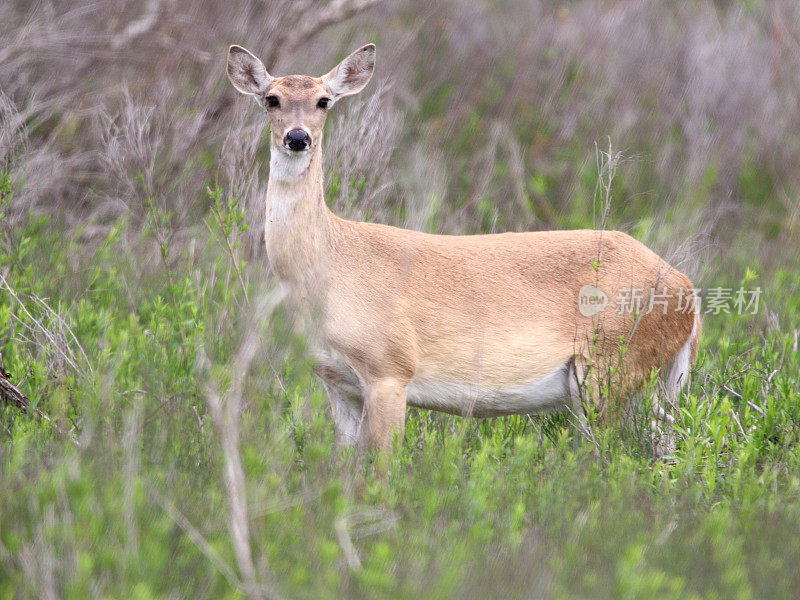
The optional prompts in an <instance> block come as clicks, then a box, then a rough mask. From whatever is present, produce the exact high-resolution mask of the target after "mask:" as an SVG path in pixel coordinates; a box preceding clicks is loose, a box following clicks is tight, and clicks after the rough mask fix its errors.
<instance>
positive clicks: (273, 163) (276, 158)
mask: <svg viewBox="0 0 800 600" xmlns="http://www.w3.org/2000/svg"><path fill="white" fill-rule="evenodd" d="M311 152H312V150H311V149H309V150H304V151H302V152H295V151H293V150H286V149H285V148H283V147H281V146H277V147H276V146H273V147H272V148H271V149H270V157H269V173H270V177H274V178H275V179H277V180H278V181H291V180H293V179H297V178H298V177H300V176H301V175H302V174H303V173H305V172H306V171H307V170H308V167H309V165H310V164H311Z"/></svg>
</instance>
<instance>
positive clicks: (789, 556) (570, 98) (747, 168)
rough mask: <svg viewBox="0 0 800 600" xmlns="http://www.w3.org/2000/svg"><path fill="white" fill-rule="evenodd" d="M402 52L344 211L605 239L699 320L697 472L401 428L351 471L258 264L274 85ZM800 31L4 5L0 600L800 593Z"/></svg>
mask: <svg viewBox="0 0 800 600" xmlns="http://www.w3.org/2000/svg"><path fill="white" fill-rule="evenodd" d="M367 41H373V42H375V43H377V45H378V63H377V71H376V75H375V77H374V79H373V82H372V83H371V84H370V86H369V87H368V88H367V89H366V90H365V92H363V93H362V94H361V95H360V96H359V97H354V98H351V99H348V100H346V101H345V102H342V103H339V104H338V105H337V106H336V107H335V109H334V110H333V111H332V114H331V116H330V118H329V122H328V125H327V131H326V141H325V160H326V177H327V180H326V181H327V188H328V189H327V192H328V201H329V204H330V205H331V207H332V209H333V210H334V211H335V212H336V213H337V214H339V215H340V216H344V217H347V218H353V219H368V220H375V221H380V222H384V223H389V224H394V225H400V226H406V227H410V228H415V229H422V230H426V231H430V232H437V233H449V234H454V233H481V232H491V231H507V230H536V229H555V228H578V227H597V226H600V225H601V222H600V221H601V219H600V218H599V215H600V214H602V213H603V212H604V202H605V199H606V195H605V194H604V193H603V191H604V188H603V187H602V185H601V183H602V180H603V177H604V176H607V175H608V173H609V168H610V167H613V172H614V177H613V181H610V183H609V186H608V188H607V190H608V192H609V195H610V197H611V198H612V202H611V204H610V212H609V214H608V220H607V223H605V225H606V226H607V227H610V228H615V229H622V230H625V231H627V232H629V233H631V234H632V235H634V236H635V237H637V238H638V239H640V240H642V241H644V242H646V243H647V244H648V245H650V246H651V247H652V248H653V249H655V250H656V251H658V252H660V253H662V255H664V256H665V257H667V258H668V259H669V260H670V261H671V262H672V263H673V264H674V265H675V266H677V267H679V268H680V269H681V270H683V271H685V272H687V273H688V274H690V275H691V276H692V277H693V280H694V281H695V282H696V285H697V286H698V287H701V288H704V289H706V288H709V287H715V286H726V287H731V288H736V287H738V286H740V285H741V286H744V287H747V288H755V287H760V288H762V289H763V295H762V297H761V305H760V309H759V311H758V313H757V314H756V315H736V314H720V315H707V316H706V318H705V323H704V339H703V342H702V349H701V355H700V362H699V364H698V367H697V369H696V372H695V377H694V382H693V384H692V386H691V388H690V389H689V390H688V391H687V393H686V394H685V395H684V397H683V398H682V400H681V411H682V412H681V415H680V418H679V419H678V430H679V447H678V451H677V453H676V455H675V457H673V458H672V459H671V460H669V461H666V462H654V461H653V460H652V458H651V453H650V448H649V444H650V440H649V437H648V436H647V435H645V434H643V433H642V431H641V428H637V427H636V426H635V425H630V424H629V425H625V426H623V425H619V426H612V427H608V428H606V429H599V430H598V431H597V432H596V439H595V440H593V441H592V442H591V443H590V442H581V441H580V440H575V439H574V435H573V434H574V432H573V431H572V429H571V428H570V427H569V426H568V423H567V421H566V420H565V419H563V418H558V417H550V418H537V419H530V418H527V417H513V418H505V419H494V420H486V421H477V420H461V419H458V418H454V417H450V416H445V415H439V414H433V413H429V412H426V411H416V410H412V411H410V415H409V421H408V429H407V432H406V436H405V440H404V442H403V445H402V448H401V449H399V450H398V452H397V454H396V456H395V458H394V462H393V465H392V469H391V472H390V475H389V477H388V479H387V480H382V479H380V478H376V477H375V475H374V474H373V473H372V470H371V468H370V466H369V461H368V460H366V459H364V458H359V457H356V456H354V455H352V454H348V453H341V452H338V451H336V450H335V449H334V445H333V429H332V424H331V422H330V419H329V416H328V412H327V411H328V409H327V406H326V400H325V397H324V393H323V390H322V388H321V386H320V385H319V384H318V383H317V382H316V381H315V380H314V378H313V375H312V370H311V365H310V364H309V362H308V361H307V359H306V358H305V353H304V349H303V340H302V339H298V338H296V337H295V336H294V335H293V334H292V333H291V329H290V326H289V324H288V318H287V315H286V314H284V312H283V310H282V309H281V308H280V307H278V306H276V303H275V299H276V292H275V285H276V282H275V280H274V277H273V276H272V275H271V274H270V272H269V265H268V264H267V261H266V256H265V253H264V250H263V218H264V214H263V197H264V190H265V186H266V181H267V176H268V173H267V168H268V151H269V149H268V145H267V138H266V132H265V118H264V116H263V114H262V113H261V112H260V110H258V109H257V108H256V107H255V105H254V104H252V102H251V101H249V100H248V99H246V98H242V97H240V96H238V95H237V94H236V93H235V91H234V90H233V89H232V88H231V86H230V84H229V83H228V81H227V78H226V76H225V68H224V67H225V55H226V51H227V47H228V45H229V44H232V43H237V44H240V45H243V46H245V47H247V48H249V49H250V50H251V51H253V52H254V53H256V54H257V55H259V56H260V57H261V58H262V59H263V60H264V62H265V64H266V66H267V68H268V69H269V70H270V72H271V73H272V74H274V75H283V74H289V73H295V72H299V73H304V74H315V75H316V74H321V73H324V72H326V71H327V70H328V69H330V68H331V67H332V66H333V65H334V64H336V62H337V61H338V60H340V59H341V58H343V57H344V56H345V55H346V54H347V53H348V52H350V51H352V50H353V49H355V48H357V47H358V46H359V45H361V44H363V43H365V42H367ZM799 157H800V5H798V4H797V3H796V2H794V1H792V0H774V1H773V0H729V1H724V2H723V1H717V2H711V1H706V0H697V1H692V2H682V3H665V2H658V1H656V0H634V1H628V2H622V1H611V2H598V1H593V0H572V1H563V2H555V1H534V0H527V1H522V0H502V1H499V2H490V1H488V0H485V1H482V0H470V1H467V0H442V1H441V2H436V3H422V2H414V1H411V0H408V1H400V0H398V1H392V0H384V1H373V0H350V1H348V0H332V1H330V2H322V1H319V0H275V1H266V0H265V1H255V0H250V1H245V0H231V1H229V2H215V1H211V0H199V1H196V2H178V1H176V0H147V1H145V2H136V3H134V2H124V1H122V0H101V1H97V2H92V1H89V0H87V1H84V2H80V1H76V0H73V1H67V0H64V1H51V2H47V1H40V2H28V1H25V0H6V1H4V2H3V3H2V4H0V174H1V175H2V177H1V178H0V275H2V280H1V281H0V283H1V284H2V285H1V286H0V287H1V288H2V292H0V351H2V363H3V366H4V368H5V369H6V370H7V371H8V372H9V373H11V375H12V377H13V381H14V382H15V383H16V384H17V385H18V386H19V388H20V390H21V391H23V392H24V393H25V394H26V395H28V397H29V398H30V399H31V403H32V405H33V406H34V407H36V408H37V409H38V410H40V411H41V413H42V414H44V415H46V416H47V417H49V420H45V419H43V418H42V417H40V416H36V415H35V414H33V413H34V411H31V414H27V415H25V414H21V413H19V411H18V410H17V409H16V408H14V407H11V406H5V405H3V406H2V408H0V426H1V427H0V438H2V439H0V598H59V597H65V598H67V597H69V598H71V597H75V598H87V597H92V598H119V597H129V598H142V599H144V598H167V597H169V598H221V597H225V598H241V597H247V598H264V597H266V598H343V597H345V598H384V597H385V598H401V597H414V598H417V597H421V596H422V597H431V598H451V597H452V598H465V597H468V598H472V597H475V598H478V597H508V598H573V597H586V598H590V597H591V598H709V599H712V598H768V597H773V598H788V597H793V595H794V594H795V593H796V592H795V590H797V589H798V588H799V587H800V581H798V572H797V569H796V564H797V563H798V561H799V560H800V545H799V544H798V543H797V540H798V539H800V538H799V536H800V525H798V524H799V523H800V496H799V493H800V478H799V477H798V466H800V451H799V450H798V436H799V435H800V427H798V422H799V421H800V381H799V380H798V370H800V358H798V356H799V355H798V327H800V325H798V320H800V272H798V268H797V264H798V258H800V249H799V248H800V244H798V241H800V200H798V198H800V168H798V167H800V165H799V164H798V158H799Z"/></svg>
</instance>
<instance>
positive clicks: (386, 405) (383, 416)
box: [361, 378, 408, 451]
mask: <svg viewBox="0 0 800 600" xmlns="http://www.w3.org/2000/svg"><path fill="white" fill-rule="evenodd" d="M407 385H408V382H405V381H400V380H398V379H393V378H382V379H376V380H374V381H371V382H369V383H368V384H367V386H366V390H365V394H364V417H365V418H364V420H363V422H362V424H361V436H362V440H364V441H365V442H366V445H367V447H369V448H374V449H379V450H382V451H391V449H392V438H393V436H394V434H395V433H397V434H399V435H400V436H402V435H403V431H404V429H405V424H406V386H407Z"/></svg>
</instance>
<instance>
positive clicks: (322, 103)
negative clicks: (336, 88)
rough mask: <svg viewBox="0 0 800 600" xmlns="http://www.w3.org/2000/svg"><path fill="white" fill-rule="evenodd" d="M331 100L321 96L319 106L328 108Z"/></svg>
mask: <svg viewBox="0 0 800 600" xmlns="http://www.w3.org/2000/svg"><path fill="white" fill-rule="evenodd" d="M330 101H331V99H330V98H320V99H319V101H318V102H317V106H318V107H319V108H328V103H329V102H330Z"/></svg>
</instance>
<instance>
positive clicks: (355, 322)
mask: <svg viewBox="0 0 800 600" xmlns="http://www.w3.org/2000/svg"><path fill="white" fill-rule="evenodd" d="M374 66H375V46H374V45H372V44H369V45H366V46H364V47H363V48H361V49H360V50H357V51H356V52H354V53H353V54H351V55H350V56H348V57H347V58H345V59H344V60H343V61H342V62H341V63H340V64H339V65H337V66H336V67H334V68H333V70H331V71H330V72H329V73H328V74H326V75H323V76H322V77H308V76H304V75H289V76H286V77H272V76H271V75H270V74H269V73H268V72H267V70H266V69H265V68H264V65H263V64H262V63H261V61H260V60H259V59H258V58H256V57H255V56H254V55H252V54H251V53H250V52H248V51H247V50H245V49H244V48H241V47H239V46H231V48H230V51H229V54H228V76H229V78H230V80H231V83H233V86H234V87H235V88H236V89H237V90H238V91H240V92H241V93H243V94H248V95H250V96H253V97H254V98H255V100H256V101H257V102H258V103H259V104H260V105H261V106H262V107H264V109H265V110H266V113H267V116H268V118H269V123H270V127H271V134H270V150H271V158H270V172H269V186H268V190H267V202H266V204H267V205H266V211H267V213H266V231H265V234H266V247H267V254H268V256H269V260H270V263H271V265H272V268H273V269H274V270H275V272H276V273H277V275H278V277H279V278H280V281H281V283H282V285H283V286H285V288H286V290H287V292H288V294H289V297H290V299H291V300H292V302H293V303H294V304H295V305H296V306H297V307H299V308H300V309H302V312H303V313H304V314H305V315H306V316H307V317H309V318H310V322H311V323H312V327H311V328H310V331H311V332H312V334H311V336H312V340H311V343H312V345H313V346H314V347H315V349H316V352H317V359H318V363H319V364H318V373H319V374H320V376H321V377H322V380H323V382H324V384H325V387H326V389H327V391H328V394H329V396H330V402H331V408H332V412H333V418H334V421H335V425H336V430H337V434H338V437H339V439H340V440H341V441H343V442H345V443H348V442H349V443H353V442H356V441H360V442H362V443H364V444H365V445H366V446H367V447H379V448H387V447H390V446H391V443H392V434H393V433H395V432H402V431H403V428H404V424H405V413H406V406H407V405H411V406H417V407H422V408H429V409H434V410H440V411H445V412H449V413H455V414H460V415H473V416H494V415H509V414H533V413H542V412H549V411H557V410H563V411H571V412H574V413H576V414H577V415H578V416H579V417H580V416H581V415H583V402H584V401H585V400H586V399H587V398H588V399H590V401H591V402H594V403H596V405H597V406H598V409H599V412H600V413H601V414H604V415H609V414H620V413H621V412H622V410H623V409H624V408H625V406H626V405H627V402H628V399H629V398H630V397H631V396H633V395H635V394H636V393H637V392H639V391H640V390H641V389H642V388H643V387H644V386H645V384H646V383H647V382H648V380H649V379H650V378H651V376H652V375H654V374H659V376H660V378H661V383H662V386H661V387H662V389H663V390H664V392H665V393H666V395H667V400H668V401H670V402H672V401H674V400H675V398H676V397H677V394H678V391H679V390H680V388H681V386H682V385H683V384H685V383H686V381H687V379H688V375H689V370H690V366H691V363H692V361H693V360H694V358H695V355H696V352H697V340H698V336H699V331H700V322H699V319H698V317H697V314H696V311H695V310H694V297H695V292H694V289H693V288H692V284H691V283H690V282H689V280H688V278H687V277H686V276H685V275H683V274H682V273H680V272H678V271H677V270H675V269H673V268H671V267H670V266H669V265H668V264H667V263H666V262H665V261H664V260H662V259H661V258H659V256H658V255H656V254H655V253H654V252H652V251H651V250H649V249H648V248H647V247H646V246H644V245H643V244H641V243H640V242H638V241H636V240H635V239H633V238H631V237H629V236H628V235H626V234H624V233H621V232H618V231H593V230H580V231H543V232H532V233H503V234H496V235H475V236H447V235H431V234H427V233H421V232H418V231H410V230H406V229H399V228H396V227H389V226H387V225H379V224H376V223H358V222H352V221H346V220H343V219H340V218H338V217H337V216H336V215H334V214H333V213H332V212H331V211H330V210H329V209H328V207H327V206H326V204H325V200H324V197H323V190H324V187H323V181H322V130H323V125H324V124H325V119H326V117H327V114H328V110H329V109H330V108H331V107H332V106H333V105H334V103H336V102H337V101H338V100H339V99H340V98H342V97H344V96H348V95H350V94H355V93H357V92H359V91H361V90H362V89H363V88H364V86H366V85H367V82H368V81H369V80H370V77H371V76H372V72H373V69H374ZM584 392H586V393H585V394H584Z"/></svg>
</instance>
